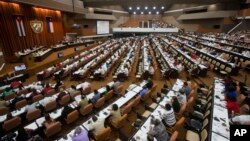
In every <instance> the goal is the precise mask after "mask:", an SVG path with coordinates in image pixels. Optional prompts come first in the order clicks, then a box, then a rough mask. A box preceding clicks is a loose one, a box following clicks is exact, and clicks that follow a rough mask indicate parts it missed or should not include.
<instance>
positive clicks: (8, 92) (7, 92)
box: [2, 87, 15, 97]
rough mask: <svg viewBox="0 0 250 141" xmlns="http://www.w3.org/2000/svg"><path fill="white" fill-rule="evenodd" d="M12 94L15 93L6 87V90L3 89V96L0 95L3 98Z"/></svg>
mask: <svg viewBox="0 0 250 141" xmlns="http://www.w3.org/2000/svg"><path fill="white" fill-rule="evenodd" d="M14 92H15V91H14V90H13V89H12V88H11V87H7V88H5V90H4V92H3V94H2V96H3V97H5V96H7V95H10V94H12V93H14Z"/></svg>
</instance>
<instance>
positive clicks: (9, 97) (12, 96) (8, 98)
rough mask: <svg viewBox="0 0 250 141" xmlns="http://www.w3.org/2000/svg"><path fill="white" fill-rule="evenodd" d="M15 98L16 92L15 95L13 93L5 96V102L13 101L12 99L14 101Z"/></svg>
mask: <svg viewBox="0 0 250 141" xmlns="http://www.w3.org/2000/svg"><path fill="white" fill-rule="evenodd" d="M15 97H16V94H15V92H13V93H11V94H9V95H6V96H4V100H6V101H8V100H11V99H13V98H15Z"/></svg>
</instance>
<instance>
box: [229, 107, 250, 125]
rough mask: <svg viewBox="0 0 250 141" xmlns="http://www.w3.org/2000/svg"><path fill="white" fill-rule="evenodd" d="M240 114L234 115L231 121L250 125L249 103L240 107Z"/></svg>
mask: <svg viewBox="0 0 250 141" xmlns="http://www.w3.org/2000/svg"><path fill="white" fill-rule="evenodd" d="M240 111H241V112H240V115H236V116H234V115H232V118H231V120H230V123H232V124H239V125H250V109H249V107H248V105H247V104H245V105H243V106H242V107H241V108H240Z"/></svg>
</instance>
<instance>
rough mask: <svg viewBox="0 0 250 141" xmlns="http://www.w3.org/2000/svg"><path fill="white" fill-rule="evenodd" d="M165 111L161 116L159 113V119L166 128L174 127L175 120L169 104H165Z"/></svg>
mask: <svg viewBox="0 0 250 141" xmlns="http://www.w3.org/2000/svg"><path fill="white" fill-rule="evenodd" d="M165 109H166V112H165V113H163V115H161V113H159V114H160V115H161V118H162V119H163V123H164V124H165V125H166V126H173V125H175V123H176V119H175V114H174V110H173V108H172V107H171V105H170V104H168V103H167V104H166V105H165Z"/></svg>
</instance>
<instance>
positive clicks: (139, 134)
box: [130, 79, 183, 141]
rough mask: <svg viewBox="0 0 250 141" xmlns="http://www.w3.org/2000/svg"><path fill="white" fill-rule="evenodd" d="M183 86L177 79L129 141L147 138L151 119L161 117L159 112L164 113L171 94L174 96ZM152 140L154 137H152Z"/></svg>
mask: <svg viewBox="0 0 250 141" xmlns="http://www.w3.org/2000/svg"><path fill="white" fill-rule="evenodd" d="M182 87H183V81H182V80H180V79H177V80H176V82H175V84H174V86H173V87H172V90H170V91H169V92H168V93H167V94H166V95H165V96H164V98H163V99H162V100H161V101H160V102H159V104H158V106H157V107H156V108H155V109H154V111H153V112H152V113H151V115H150V116H149V117H148V118H147V119H146V121H145V122H144V123H143V124H142V125H141V127H140V128H139V129H138V130H137V131H136V132H135V134H134V135H133V136H132V137H131V139H130V140H131V141H146V140H147V133H148V131H149V129H150V126H152V125H151V119H152V117H153V118H157V119H161V114H162V113H164V112H165V111H166V110H165V108H164V107H165V105H166V103H170V102H171V99H172V97H173V96H176V91H179V90H180V89H181V88H182ZM154 141H156V139H155V138H154Z"/></svg>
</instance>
